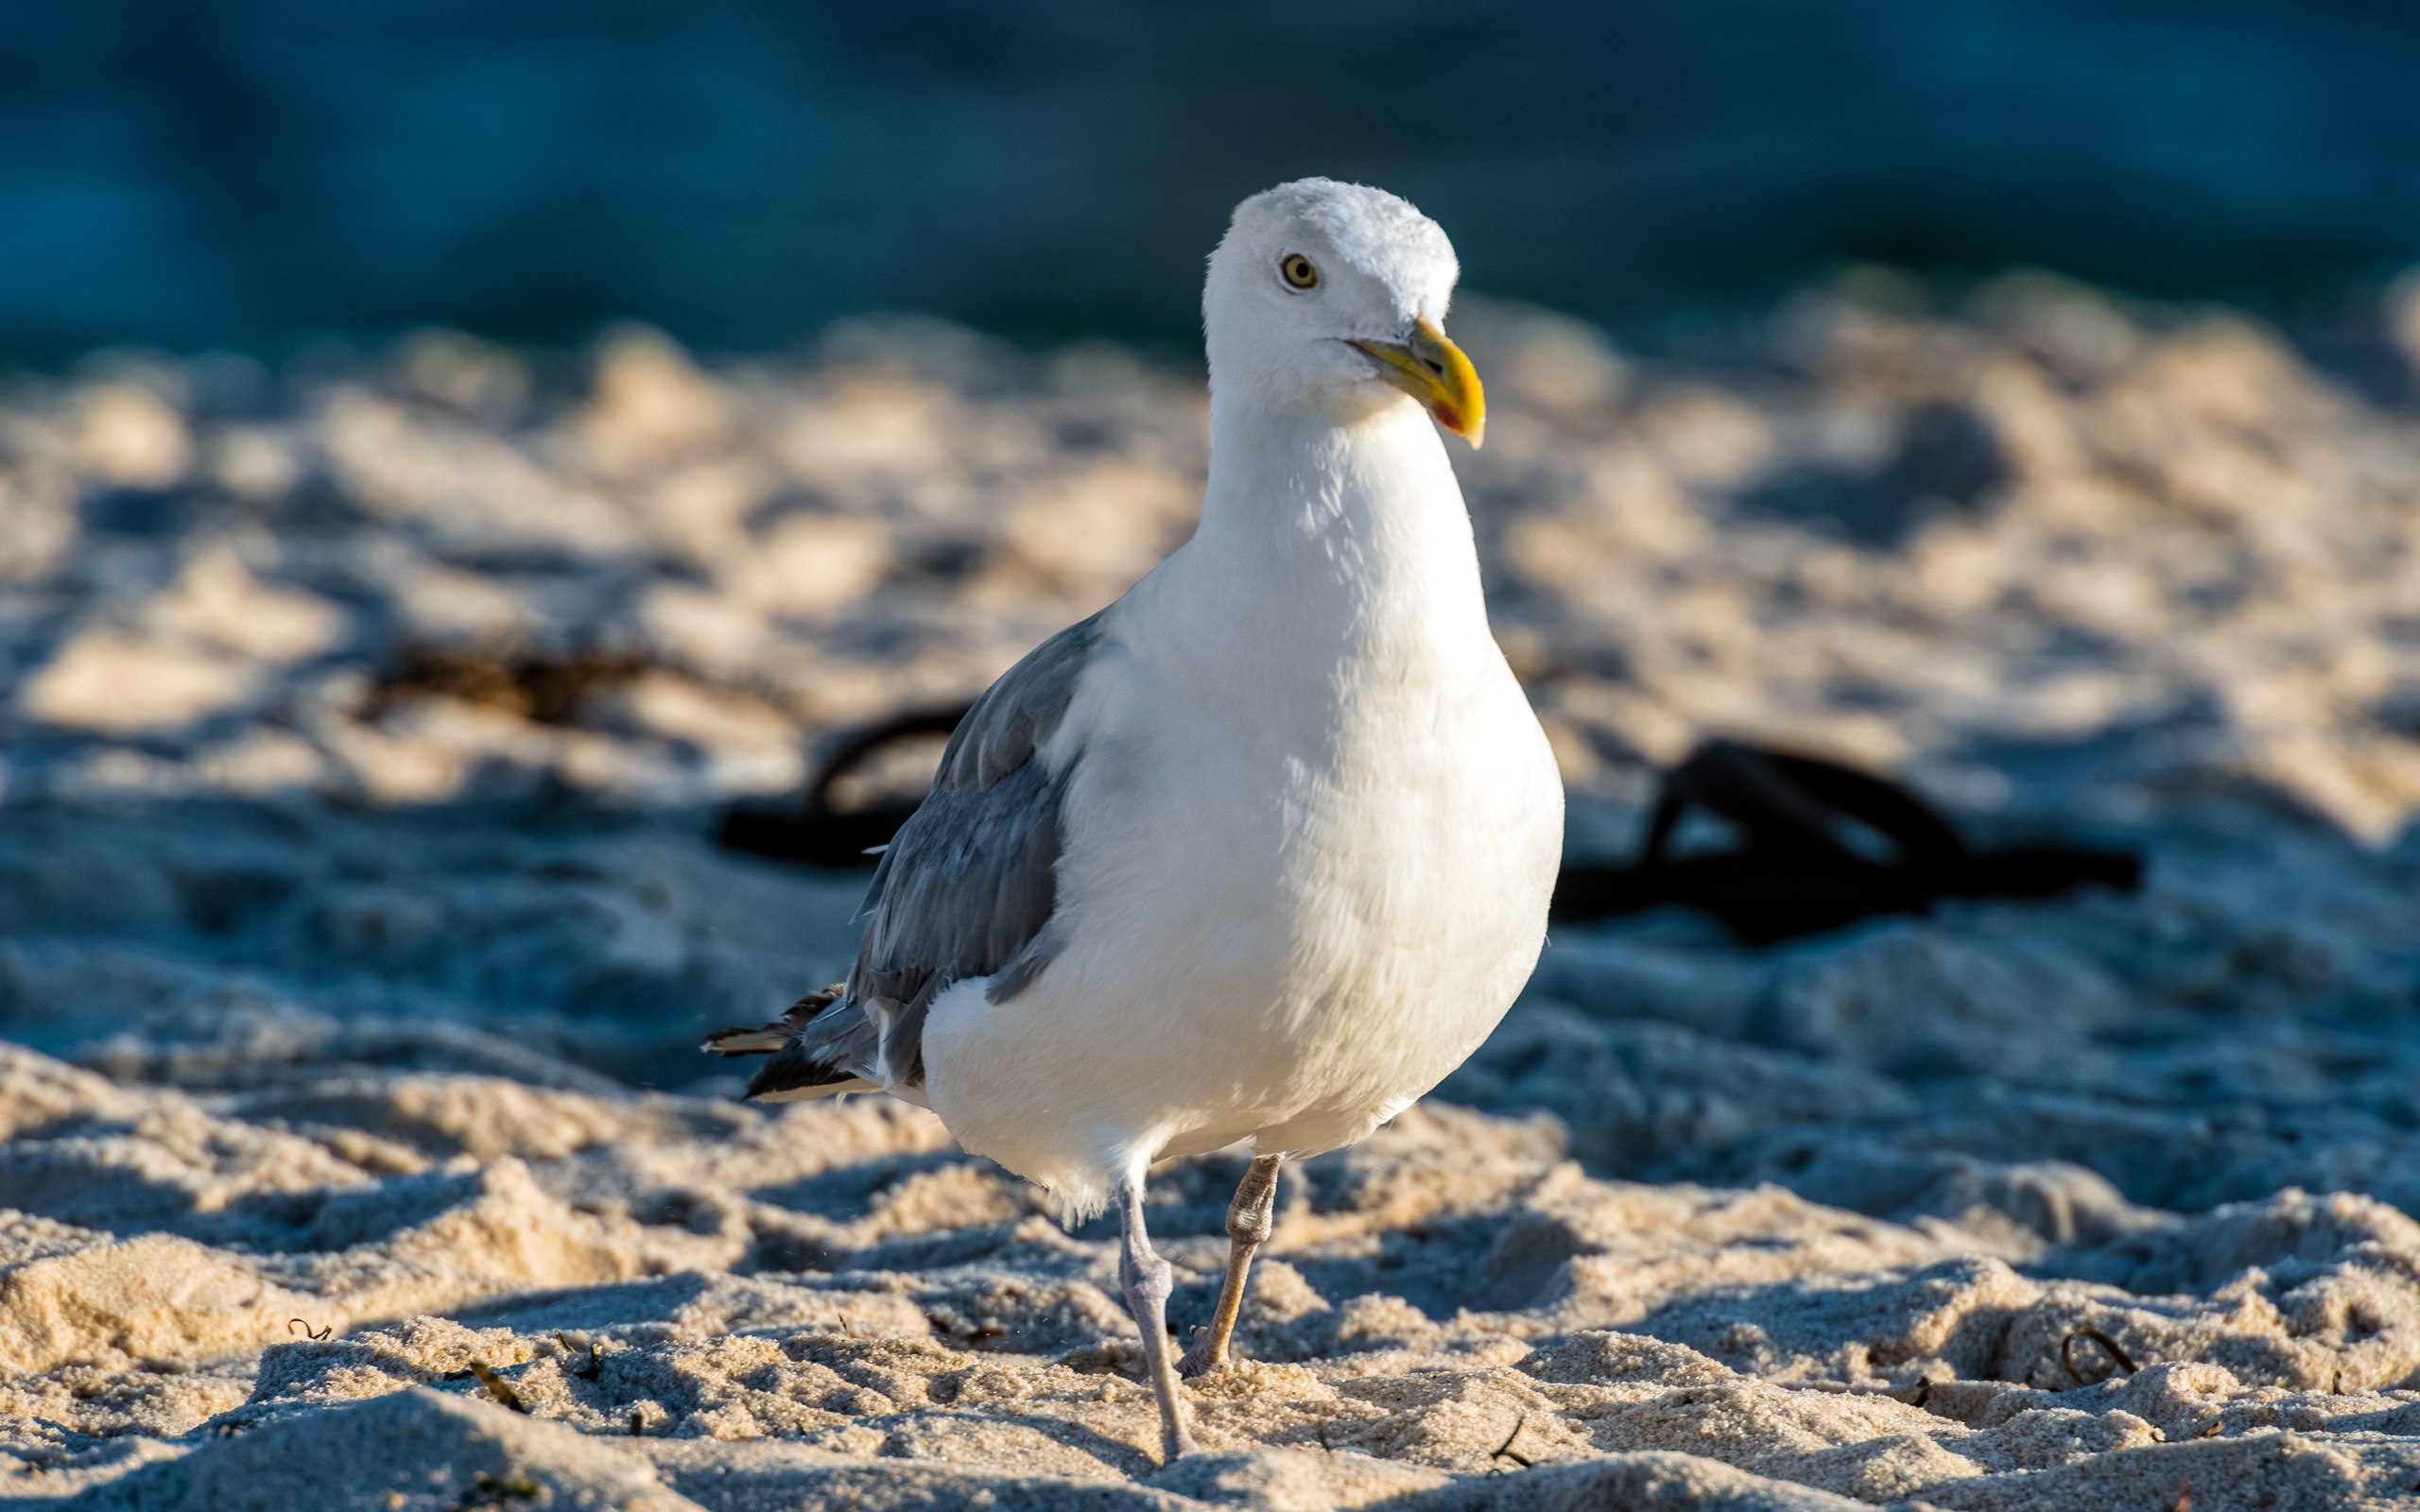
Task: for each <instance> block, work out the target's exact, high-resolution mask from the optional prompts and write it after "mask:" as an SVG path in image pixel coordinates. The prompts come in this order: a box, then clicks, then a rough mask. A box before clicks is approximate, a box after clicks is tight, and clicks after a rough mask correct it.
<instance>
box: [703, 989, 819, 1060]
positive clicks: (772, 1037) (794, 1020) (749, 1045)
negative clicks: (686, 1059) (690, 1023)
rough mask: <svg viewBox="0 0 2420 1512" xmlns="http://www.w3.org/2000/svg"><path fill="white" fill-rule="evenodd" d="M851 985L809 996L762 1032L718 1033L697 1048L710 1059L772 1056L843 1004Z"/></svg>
mask: <svg viewBox="0 0 2420 1512" xmlns="http://www.w3.org/2000/svg"><path fill="white" fill-rule="evenodd" d="M848 989H849V988H848V985H847V984H846V983H842V982H835V983H834V984H833V985H832V986H830V987H827V988H824V989H823V990H822V991H821V992H809V993H808V994H807V995H806V996H804V997H803V998H801V999H799V1000H798V1001H797V1002H796V1003H793V1004H791V1005H789V1007H788V1008H787V1009H786V1010H784V1012H783V1014H782V1016H781V1017H780V1018H778V1019H776V1020H774V1021H773V1022H770V1023H769V1024H766V1025H765V1026H764V1027H762V1028H759V1029H717V1030H716V1031H715V1032H714V1033H712V1034H710V1035H708V1036H706V1038H705V1040H704V1041H703V1042H702V1043H700V1045H699V1046H698V1048H699V1049H700V1050H702V1051H704V1052H705V1053H706V1054H707V1055H710V1056H769V1055H773V1054H775V1053H776V1052H778V1051H780V1050H781V1048H782V1047H783V1046H785V1045H787V1044H788V1043H789V1042H790V1040H793V1039H794V1038H796V1037H797V1035H798V1032H799V1031H800V1030H801V1029H804V1028H805V1027H806V1026H807V1025H808V1024H809V1023H812V1022H815V1017H816V1015H817V1014H820V1013H821V1012H822V1011H823V1010H824V1009H826V1008H828V1007H830V1006H831V1005H833V1004H835V1003H838V1002H839V1001H840V998H841V996H842V995H843V994H844V993H846V992H847V991H848Z"/></svg>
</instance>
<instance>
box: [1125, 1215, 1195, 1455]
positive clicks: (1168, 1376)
mask: <svg viewBox="0 0 2420 1512" xmlns="http://www.w3.org/2000/svg"><path fill="white" fill-rule="evenodd" d="M1117 1228H1118V1253H1117V1281H1118V1284H1119V1285H1120V1286H1121V1287H1123V1288H1124V1289H1125V1292H1126V1310H1127V1311H1128V1312H1130V1313H1132V1314H1134V1327H1135V1329H1136V1330H1137V1331H1138V1332H1141V1333H1142V1335H1143V1369H1144V1371H1145V1373H1147V1374H1148V1375H1150V1378H1151V1393H1152V1395H1154V1396H1156V1397H1158V1398H1159V1399H1160V1453H1161V1457H1162V1458H1164V1459H1168V1460H1173V1459H1175V1458H1176V1457H1177V1456H1178V1455H1180V1454H1190V1453H1192V1452H1193V1449H1194V1444H1193V1434H1192V1431H1191V1430H1190V1429H1189V1428H1187V1427H1186V1426H1185V1420H1184V1419H1185V1412H1184V1387H1183V1386H1181V1385H1179V1384H1178V1383H1177V1379H1176V1364H1175V1362H1174V1361H1172V1360H1170V1359H1169V1358H1168V1293H1169V1292H1171V1291H1173V1290H1175V1288H1176V1275H1175V1273H1174V1272H1172V1271H1171V1270H1169V1269H1168V1263H1167V1261H1165V1260H1162V1259H1161V1258H1160V1257H1159V1255H1158V1253H1157V1252H1156V1251H1154V1250H1153V1249H1152V1248H1151V1236H1150V1234H1148V1233H1146V1232H1144V1231H1143V1177H1142V1174H1141V1173H1140V1172H1137V1173H1135V1174H1134V1175H1132V1176H1130V1177H1127V1178H1125V1179H1124V1180H1122V1181H1120V1182H1119V1183H1118V1185H1117Z"/></svg>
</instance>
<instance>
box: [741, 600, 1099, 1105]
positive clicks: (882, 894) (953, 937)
mask: <svg viewBox="0 0 2420 1512" xmlns="http://www.w3.org/2000/svg"><path fill="white" fill-rule="evenodd" d="M1099 620H1100V616H1099V615H1098V614H1096V615H1093V616H1092V617H1091V618H1090V619H1086V620H1082V621H1080V622H1078V623H1077V624H1074V625H1071V626H1069V627H1067V628H1065V629H1063V630H1062V631H1060V632H1059V633H1058V634H1056V635H1054V636H1052V637H1051V638H1050V639H1049V640H1047V641H1045V642H1043V643H1042V644H1040V645H1038V646H1036V647H1035V648H1034V649H1033V650H1032V651H1031V652H1030V653H1029V654H1028V655H1027V657H1026V658H1025V660H1024V661H1022V662H1018V663H1017V664H1016V665H1015V666H1013V667H1011V668H1010V669H1009V670H1008V671H1007V672H1006V673H1004V674H1003V675H1002V676H1001V678H1000V680H999V681H997V682H995V683H994V684H992V686H991V689H990V690H989V691H988V692H986V693H985V694H984V695H983V696H982V697H980V698H978V699H977V700H976V702H975V707H974V708H972V709H970V710H968V711H967V714H966V717H965V719H963V720H962V721H960V722H959V727H958V730H957V731H956V732H955V733H954V734H952V735H951V736H950V741H949V748H948V750H947V751H946V752H944V753H943V755H942V765H941V770H940V771H939V772H938V773H937V774H936V775H935V777H934V779H933V790H932V793H931V794H930V795H929V796H928V797H926V798H925V801H924V803H923V805H922V806H921V807H919V808H918V809H917V810H916V812H915V814H914V815H913V816H911V817H910V818H909V819H908V822H907V823H906V824H905V825H902V826H901V827H900V830H899V833H897V834H896V835H894V836H892V838H891V841H890V848H889V849H888V850H886V851H884V852H883V855H882V862H881V865H880V866H878V867H877V868H875V869H874V874H873V886H872V887H871V888H870V889H869V890H868V892H867V894H866V912H867V914H868V915H869V916H870V917H869V919H867V923H866V932H865V937H864V939H863V941H862V942H861V943H860V944H859V945H858V947H857V960H856V966H855V967H854V968H853V969H852V970H851V971H850V973H849V981H848V986H847V988H846V990H845V991H844V992H843V993H841V994H840V995H839V997H838V999H837V1000H836V1001H834V1002H832V1003H831V1004H830V1005H828V1006H824V1007H821V1008H820V1009H818V1010H815V1011H812V1012H811V1013H809V1014H808V1015H806V1016H805V1017H804V1018H803V1019H802V1018H798V1017H795V1016H794V1017H793V1018H792V1019H791V1020H790V1021H788V1022H787V1024H786V1025H785V1027H787V1028H788V1030H789V1033H788V1038H787V1044H785V1045H784V1047H783V1048H782V1049H781V1051H780V1052H779V1053H778V1054H777V1055H775V1056H774V1057H773V1058H772V1059H771V1060H770V1061H768V1062H767V1063H766V1065H765V1066H764V1068H763V1069H762V1070H761V1071H759V1072H758V1073H757V1074H756V1076H755V1078H754V1079H753V1080H752V1081H751V1082H750V1083H749V1094H750V1095H751V1096H767V1095H778V1094H780V1093H783V1092H788V1093H789V1094H790V1095H793V1096H796V1095H800V1094H801V1093H802V1092H804V1093H806V1094H808V1095H812V1093H813V1091H814V1090H816V1089H820V1088H829V1089H831V1090H833V1091H838V1090H841V1089H842V1088H843V1087H844V1086H846V1085H853V1084H859V1083H863V1082H873V1083H877V1084H882V1085H888V1086H893V1087H921V1086H923V1085H924V1081H925V1054H924V1031H925V1013H926V1011H927V1010H929V1009H930V1008H931V1006H932V1003H933V999H934V998H936V997H938V996H940V995H941V993H942V991H943V990H944V989H945V988H948V987H949V986H950V985H951V984H952V983H956V982H962V981H965V980H966V979H968V978H970V977H978V976H988V977H990V978H991V979H992V981H991V985H990V987H989V988H986V993H987V995H988V996H989V997H990V998H991V1000H992V1001H993V1002H994V1003H1003V1002H1006V1001H1008V1000H1009V999H1010V998H1012V997H1014V996H1015V995H1016V994H1017V993H1019V992H1021V991H1023V990H1024V989H1025V988H1026V987H1027V986H1028V985H1029V984H1030V983H1031V982H1032V980H1033V979H1034V978H1035V977H1036V976H1038V975H1040V974H1041V972H1042V969H1043V968H1044V967H1045V966H1047V965H1048V964H1049V963H1050V959H1051V957H1052V956H1054V955H1056V954H1058V951H1059V947H1060V937H1059V936H1058V935H1057V933H1055V932H1054V931H1053V930H1052V928H1051V914H1052V910H1053V909H1054V907H1055V906H1056V904H1057V902H1058V892H1059V887H1058V865H1059V848H1060V816H1059V807H1060V801H1061V799H1062V797H1063V794H1064V793H1065V791H1066V783H1067V779H1068V777H1069V775H1070V774H1071V773H1072V772H1073V771H1074V768H1075V764H1074V763H1073V762H1070V763H1068V764H1067V765H1065V766H1063V767H1062V768H1061V769H1060V770H1059V771H1058V772H1056V773H1053V772H1050V771H1048V770H1046V768H1045V766H1044V765H1043V764H1042V763H1041V762H1040V761H1038V760H1036V759H1035V753H1036V752H1037V751H1039V750H1040V749H1041V747H1043V746H1045V745H1046V744H1048V743H1049V740H1050V737H1051V735H1052V734H1053V733H1054V732H1056V731H1057V730H1058V728H1059V722H1060V720H1061V718H1062V717H1063V715H1064V714H1065V713H1066V712H1067V701H1068V699H1069V698H1070V697H1071V696H1073V695H1074V692H1075V686H1076V679H1078V678H1079V677H1080V676H1081V675H1082V673H1083V671H1084V668H1085V667H1086V666H1087V665H1089V664H1090V662H1091V659H1092V654H1093V651H1094V648H1095V647H1096V646H1097V645H1098V644H1099V641H1100V628H1099ZM805 1006H806V1005H805V1004H802V1005H801V1007H805ZM793 1013H794V1015H795V1013H796V1010H793ZM769 1027H770V1026H769ZM754 1047H755V1046H754V1045H753V1044H752V1045H750V1047H749V1048H754ZM727 1053H728V1052H727Z"/></svg>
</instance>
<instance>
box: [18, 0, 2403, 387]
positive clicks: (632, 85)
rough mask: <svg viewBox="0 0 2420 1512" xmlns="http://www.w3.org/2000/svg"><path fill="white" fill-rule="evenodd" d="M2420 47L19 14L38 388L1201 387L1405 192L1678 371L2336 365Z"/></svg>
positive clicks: (1985, 27) (1630, 12) (2132, 6)
mask: <svg viewBox="0 0 2420 1512" xmlns="http://www.w3.org/2000/svg"><path fill="white" fill-rule="evenodd" d="M2415 60H2420V11H2415V10H2414V9H2412V8H2411V7H2410V6H2407V5H2398V4H2394V3H2359V0H2333V3H2304V4H2294V5H2287V4H2280V3H2274V0H2191V3H2187V0H1954V3H1939V0H1859V3H1857V4H1853V5H1840V4H1833V5H1822V4H1809V3H1791V0H1704V3H1700V4H1693V5H1675V4H1653V3H1644V4H1642V3H1636V0H1632V3H1625V4H1613V5H1589V4H1544V5H1540V4H1513V5H1490V6H1476V5H1467V4H1457V5H1442V4H1436V3H1433V0H1416V3H1381V0H1357V3H1346V4H1334V5H1317V6H1303V5H1299V4H1290V3H1284V0H1224V3H1204V4H1197V5H1188V6H1133V5H1119V4H1110V3H1104V0H1078V3H1071V4H1065V5H1051V6H1015V5H1006V4H995V3H988V0H941V3H929V0H907V3H901V4H886V5H879V6H856V5H846V6H844V5H829V4H776V3H771V0H683V3H675V0H527V3H524V4H517V5H512V6H503V7H499V6H489V5H479V4H475V3H470V0H350V3H347V4H344V5H339V6H326V5H318V4H308V3H304V0H216V3H211V4H197V3H193V0H126V3H124V4H119V5H112V6H107V7H76V6H17V7H10V8H8V9H7V10H6V13H5V14H0V353H6V354H8V355H10V356H14V357H17V358H19V359H33V360H39V361H44V362H48V361H55V360H57V359H60V358H61V357H64V356H66V355H69V354H72V353H75V352H81V351H84V350H86V349H90V348H93V347H96V346H102V345H109V344H116V343H127V342H140V343H145V344H151V345H159V346H165V347H168V348H172V349H178V350H191V349H194V348H198V347H204V346H216V347H232V348H234V349H238V350H245V351H251V352H257V353H263V354H268V353H275V352H283V351H286V350H290V349H291V348H293V347H294V346H295V345H297V344H298V343H302V342H307V341H309V340H311V339H312V338H314V337H317V336H320V335H325V334H327V333H340V334H344V335H354V336H368V337H378V336H383V335H392V334H395V333H397V332H400V331H404V330H406V329H409V328H412V327H416V326H422V325H432V324H434V325H444V326H450V327H455V328H458V329H462V330H466V331H471V332H475V333H477V334H480V335H489V336H493V337H497V338H503V339H509V340H513V341H527V342H541V343H562V342H569V341H576V340H579V339H581V338H584V337H586V336H587V335H590V334H592V333H593V332H594V331H595V330H596V329H597V327H598V326H599V325H600V324H602V323H603V322H605V321H608V320H611V319H618V318H636V319H641V320H645V321H648V322H650V323H652V324H654V325H657V326H659V327H661V328H662V329H664V330H666V331H667V332H669V333H671V334H672V335H675V336H676V337H678V338H680V339H681V340H683V341H685V342H688V343H690V344H692V345H695V346H701V347H706V348H711V349H716V350H723V351H767V350H772V349H778V348H781V347H785V346H787V345H789V344H791V343H794V342H797V341H798V340H800V339H801V338H802V337H804V336H807V335H811V334H813V333H814V332H816V331H818V330H819V329H820V328H821V327H822V326H824V325H825V324H826V323H827V322H829V321H831V320H832V319H834V318H836V317H841V316H848V315H854V314H858V313H862V312H866V311H870V310H901V309H904V310H916V311H922V312H926V313H929V314H934V315H940V316H943V317H946V318H952V319H955V320H960V321H964V322H968V323H971V324H973V325H975V326H977V327H978V328H981V329H985V330H989V331H994V332H999V333H1006V334H1011V335H1020V336H1031V335H1040V336H1052V335H1060V336H1063V335H1070V334H1084V335H1115V336H1120V337H1126V338H1144V339H1147V340H1150V341H1155V342H1160V343H1165V344H1167V345H1168V346H1171V347H1175V348H1179V349H1184V350H1189V347H1190V343H1191V339H1192V337H1191V332H1192V329H1193V325H1194V321H1195V305H1194V301H1195V297H1196V290H1197V285H1198V273H1197V269H1198V268H1199V266H1200V263H1201V256H1202V253H1203V250H1204V249H1205V248H1207V247H1208V246H1209V245H1210V243H1211V242H1212V241H1213V240H1214V239H1215V237H1216V236H1217V234H1218V232H1219V230H1220V229H1221V227H1222V226H1223V224H1224V220H1225V216H1226V214H1227V210H1228V208H1229V207H1230V206H1231V205H1232V204H1233V203H1234V202H1235V201H1236V199H1237V198H1241V197H1242V196H1243V195H1245V194H1247V193H1249V192H1251V191H1253V190H1255V189H1258V188H1262V187H1265V186H1266V185H1268V184H1270V183H1272V182H1276V181H1278V180H1284V179H1288V178H1292V177H1297V176H1300V175H1303V174H1306V173H1313V172H1318V173H1325V174H1328V175H1331V176H1336V177H1342V178H1352V179H1359V180H1367V181H1370V182H1374V183H1380V184H1384V185H1386V186H1388V187H1391V188H1392V189H1394V190H1396V191H1397V192H1399V193H1402V194H1404V195H1406V196H1408V197H1409V198H1411V199H1413V200H1414V201H1415V202H1416V203H1418V204H1420V205H1421V206H1423V207H1424V208H1425V209H1426V210H1427V211H1428V212H1429V213H1430V214H1431V215H1435V216H1437V217H1438V218H1439V219H1440V220H1442V221H1443V223H1444V224H1445V225H1446V226H1448V227H1450V228H1451V230H1452V232H1453V234H1454V237H1455V240H1456V242H1457V245H1458V246H1459V248H1460V249H1461V255H1462V258H1463V263H1464V267H1465V270H1466V283H1467V285H1468V286H1470V287H1473V288H1477V289H1479V290H1483V291H1486V292H1488V293H1493V294H1497V295H1503V296H1510V297H1514V298H1518V299H1523V300H1528V301H1536V302H1539V303H1542V304H1547V305H1550V306H1552V307H1554V308H1557V309H1560V310H1564V311H1566V312H1569V313H1571V314H1574V315H1578V316H1581V317H1583V318H1588V319H1591V320H1594V321H1598V322H1600V323H1604V324H1607V325H1609V326H1610V327H1611V328H1612V329H1614V330H1615V331H1616V334H1617V335H1621V336H1623V337H1624V338H1625V339H1626V340H1630V341H1633V342H1638V343H1642V344H1647V345H1654V344H1656V343H1659V342H1661V341H1664V340H1667V339H1668V338H1669V337H1670V336H1671V335H1672V334H1673V333H1674V332H1675V331H1676V330H1678V331H1680V332H1682V333H1684V334H1685V333H1687V332H1689V331H1693V330H1696V329H1698V328H1700V327H1701V326H1702V325H1703V322H1704V321H1706V320H1707V319H1708V318H1712V319H1714V320H1716V321H1718V322H1719V321H1720V320H1721V319H1722V318H1725V317H1726V316H1727V315H1729V314H1730V313H1732V312H1736V311H1737V310H1739V309H1741V308H1746V307H1753V306H1754V305H1755V304H1756V303H1758V302H1759V301H1768V300H1770V299H1771V298H1772V297H1773V296H1774V295H1775V294H1776V293H1778V292H1779V291H1780V290H1782V289H1784V288H1786V287H1788V286H1789V285H1791V284H1793V283H1797V282H1799V281H1801V280H1803V279H1804V278H1805V277H1806V275H1807V274H1808V273H1809V272H1810V271H1811V270H1814V269H1817V268H1821V267H1823V266H1826V265H1829V264H1832V263H1835V262H1838V261H1841V260H1857V261H1878V262H1883V263H1889V264H1893V265H1897V266H1906V267H1910V268H1914V269H1919V270H1923V271H1927V272H1933V273H1948V274H1973V273H1979V272H1985V271H1989V270H1992V269H1996V268H1999V267H2003V266H2010V265H2014V264H2029V265H2038V266H2048V267H2052V268H2056V269H2059V270H2062V271H2065V272H2067V273H2070V274H2073V275H2075V276H2077V277H2079V278H2082V279H2085V280H2089V281H2092V282H2095V283H2104V284H2110V285H2114V286H2118V287H2122V288H2127V289H2132V290H2135V291H2139V292H2145V293H2151V294H2155V295H2162V296H2179V295H2181V296H2189V297H2195V298H2208V297H2216V298H2225V299H2231V300H2238V301H2246V302H2249V303H2251V304H2253V305H2255V306H2256V307H2260V308H2264V309H2268V310H2272V311H2284V312H2287V313H2290V314H2293V315H2296V316H2297V317H2299V318H2302V321H2303V323H2307V324H2313V325H2324V324H2328V323H2331V322H2332V321H2333V320H2334V314H2335V312H2336V311H2337V309H2338V308H2339V307H2340V306H2341V305H2342V302H2343V301H2345V300H2347V299H2356V300H2358V298H2359V295H2360V293H2361V291H2362V290H2364V289H2367V288H2373V287H2375V284H2376V283H2377V280H2378V278H2379V277H2381V276H2382V275H2383V274H2385V273H2386V272H2389V271H2391V270H2393V269H2394V268H2395V267H2398V266H2401V265H2403V264H2404V263H2406V262H2410V261H2411V260H2413V259H2414V258H2415V257H2420V112H2414V111H2413V110H2411V95H2410V80H2411V69H2412V65H2413V63H2414V62H2415Z"/></svg>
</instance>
